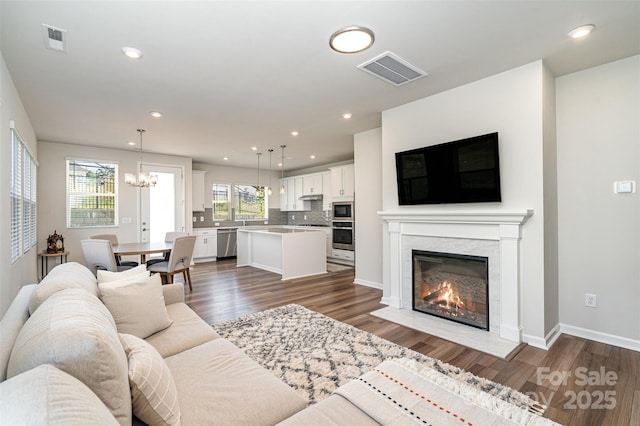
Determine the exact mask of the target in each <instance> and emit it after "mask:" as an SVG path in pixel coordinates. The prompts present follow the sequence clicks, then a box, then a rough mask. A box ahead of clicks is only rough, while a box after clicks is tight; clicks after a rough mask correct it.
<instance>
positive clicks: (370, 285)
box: [353, 277, 382, 290]
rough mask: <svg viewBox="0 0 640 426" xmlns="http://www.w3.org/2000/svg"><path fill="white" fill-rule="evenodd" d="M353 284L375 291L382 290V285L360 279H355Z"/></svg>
mask: <svg viewBox="0 0 640 426" xmlns="http://www.w3.org/2000/svg"><path fill="white" fill-rule="evenodd" d="M353 283H354V284H360V285H363V286H365V287H371V288H375V289H378V290H382V283H376V282H373V281H367V280H363V279H360V278H357V277H356V278H355V279H354V280H353Z"/></svg>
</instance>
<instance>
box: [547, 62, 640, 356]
mask: <svg viewBox="0 0 640 426" xmlns="http://www.w3.org/2000/svg"><path fill="white" fill-rule="evenodd" d="M556 94H557V110H558V164H559V168H558V193H559V203H558V204H559V258H560V272H559V276H560V321H561V323H562V324H563V325H562V328H563V331H566V332H569V333H571V334H577V335H582V336H583V337H589V338H592V339H595V340H601V341H608V342H613V343H614V344H615V343H616V341H618V344H620V345H622V346H625V345H626V346H628V347H634V348H635V349H636V350H640V306H639V304H640V194H639V193H638V192H637V189H636V193H635V194H618V195H616V194H614V193H613V182H614V181H619V180H635V181H636V184H637V183H640V56H633V57H630V58H627V59H623V60H620V61H616V62H612V63H609V64H605V65H602V66H598V67H595V68H591V69H588V70H585V71H581V72H578V73H574V74H570V75H567V76H563V77H561V78H558V79H557V82H556ZM585 293H592V294H595V295H597V307H596V308H589V307H585V306H584V295H585ZM629 339H631V340H633V341H631V340H629Z"/></svg>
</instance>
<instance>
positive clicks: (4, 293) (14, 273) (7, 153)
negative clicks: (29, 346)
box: [0, 53, 41, 317]
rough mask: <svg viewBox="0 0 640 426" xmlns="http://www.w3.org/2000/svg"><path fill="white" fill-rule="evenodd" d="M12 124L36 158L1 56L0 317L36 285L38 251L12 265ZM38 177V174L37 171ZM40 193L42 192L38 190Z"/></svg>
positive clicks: (29, 129)
mask: <svg viewBox="0 0 640 426" xmlns="http://www.w3.org/2000/svg"><path fill="white" fill-rule="evenodd" d="M12 120H13V121H14V122H15V125H16V129H17V130H18V133H19V134H20V137H21V138H22V141H23V142H24V143H25V144H26V145H27V146H28V148H29V150H30V151H31V154H32V155H33V156H35V158H36V160H37V158H38V147H37V143H36V135H35V133H34V131H33V127H32V126H31V122H30V121H29V117H28V116H27V113H26V111H25V109H24V106H23V105H22V101H21V100H20V95H19V94H18V92H17V91H16V88H15V86H14V84H13V80H12V79H11V75H10V74H9V70H8V69H7V65H6V64H5V62H4V57H2V54H1V53H0V182H2V185H0V199H1V200H2V202H0V241H2V243H1V244H0V317H1V316H2V315H4V313H5V312H6V310H7V308H9V305H10V304H11V301H12V300H13V298H14V297H15V295H16V293H17V292H18V289H19V288H20V286H22V285H24V284H29V283H34V282H36V281H37V278H38V276H37V260H36V258H37V251H36V250H37V247H36V248H34V249H31V250H29V251H28V252H27V253H25V254H24V255H23V256H22V257H21V258H20V259H18V261H16V262H15V263H13V264H12V263H11V245H10V244H9V242H10V241H11V210H10V203H9V202H8V200H9V199H10V197H9V187H10V182H11V133H10V130H9V121H12ZM38 174H40V170H38ZM39 190H40V191H41V189H40V188H39Z"/></svg>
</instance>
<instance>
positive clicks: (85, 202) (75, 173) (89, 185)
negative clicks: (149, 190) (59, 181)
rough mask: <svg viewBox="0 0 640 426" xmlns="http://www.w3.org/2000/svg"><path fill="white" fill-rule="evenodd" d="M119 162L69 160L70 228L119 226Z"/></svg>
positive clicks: (68, 196)
mask: <svg viewBox="0 0 640 426" xmlns="http://www.w3.org/2000/svg"><path fill="white" fill-rule="evenodd" d="M117 176H118V165H117V164H116V163H110V162H103V161H92V160H78V159H68V160H67V227H68V228H87V227H102V226H115V225H117V224H118V223H117V217H118V216H117V208H116V207H117V205H116V204H117V188H118V185H117V183H118V182H117Z"/></svg>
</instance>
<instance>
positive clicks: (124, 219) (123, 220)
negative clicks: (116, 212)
mask: <svg viewBox="0 0 640 426" xmlns="http://www.w3.org/2000/svg"><path fill="white" fill-rule="evenodd" d="M128 223H131V218H130V217H123V218H122V224H123V225H124V224H128Z"/></svg>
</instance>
